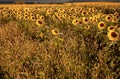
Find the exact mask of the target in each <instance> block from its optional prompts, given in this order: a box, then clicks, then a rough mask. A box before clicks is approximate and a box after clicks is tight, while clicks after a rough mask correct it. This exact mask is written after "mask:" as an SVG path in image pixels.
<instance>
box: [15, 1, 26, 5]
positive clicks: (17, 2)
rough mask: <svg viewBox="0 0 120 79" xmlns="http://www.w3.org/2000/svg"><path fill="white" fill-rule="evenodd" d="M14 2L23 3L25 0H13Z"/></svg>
mask: <svg viewBox="0 0 120 79" xmlns="http://www.w3.org/2000/svg"><path fill="white" fill-rule="evenodd" d="M14 3H15V4H24V3H25V1H24V0H15V2H14Z"/></svg>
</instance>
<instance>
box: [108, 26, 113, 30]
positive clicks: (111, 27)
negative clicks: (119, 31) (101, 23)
mask: <svg viewBox="0 0 120 79" xmlns="http://www.w3.org/2000/svg"><path fill="white" fill-rule="evenodd" d="M107 30H108V31H114V30H115V26H109V27H108V28H107Z"/></svg>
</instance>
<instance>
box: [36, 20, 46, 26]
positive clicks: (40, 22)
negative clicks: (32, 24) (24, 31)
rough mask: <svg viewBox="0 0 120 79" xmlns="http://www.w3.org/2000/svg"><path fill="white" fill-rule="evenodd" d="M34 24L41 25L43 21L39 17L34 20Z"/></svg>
mask: <svg viewBox="0 0 120 79" xmlns="http://www.w3.org/2000/svg"><path fill="white" fill-rule="evenodd" d="M36 24H37V25H38V26H43V25H44V24H45V23H44V21H42V20H41V19H37V20H36Z"/></svg>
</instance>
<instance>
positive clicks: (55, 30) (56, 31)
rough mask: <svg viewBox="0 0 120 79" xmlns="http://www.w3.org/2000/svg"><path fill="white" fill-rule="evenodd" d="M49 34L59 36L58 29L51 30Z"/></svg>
mask: <svg viewBox="0 0 120 79" xmlns="http://www.w3.org/2000/svg"><path fill="white" fill-rule="evenodd" d="M51 32H52V34H53V35H58V34H59V29H57V28H54V29H52V30H51Z"/></svg>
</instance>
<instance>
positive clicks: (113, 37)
mask: <svg viewBox="0 0 120 79" xmlns="http://www.w3.org/2000/svg"><path fill="white" fill-rule="evenodd" d="M107 36H108V38H109V40H111V41H118V40H119V33H118V32H116V31H109V32H108V35H107Z"/></svg>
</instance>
